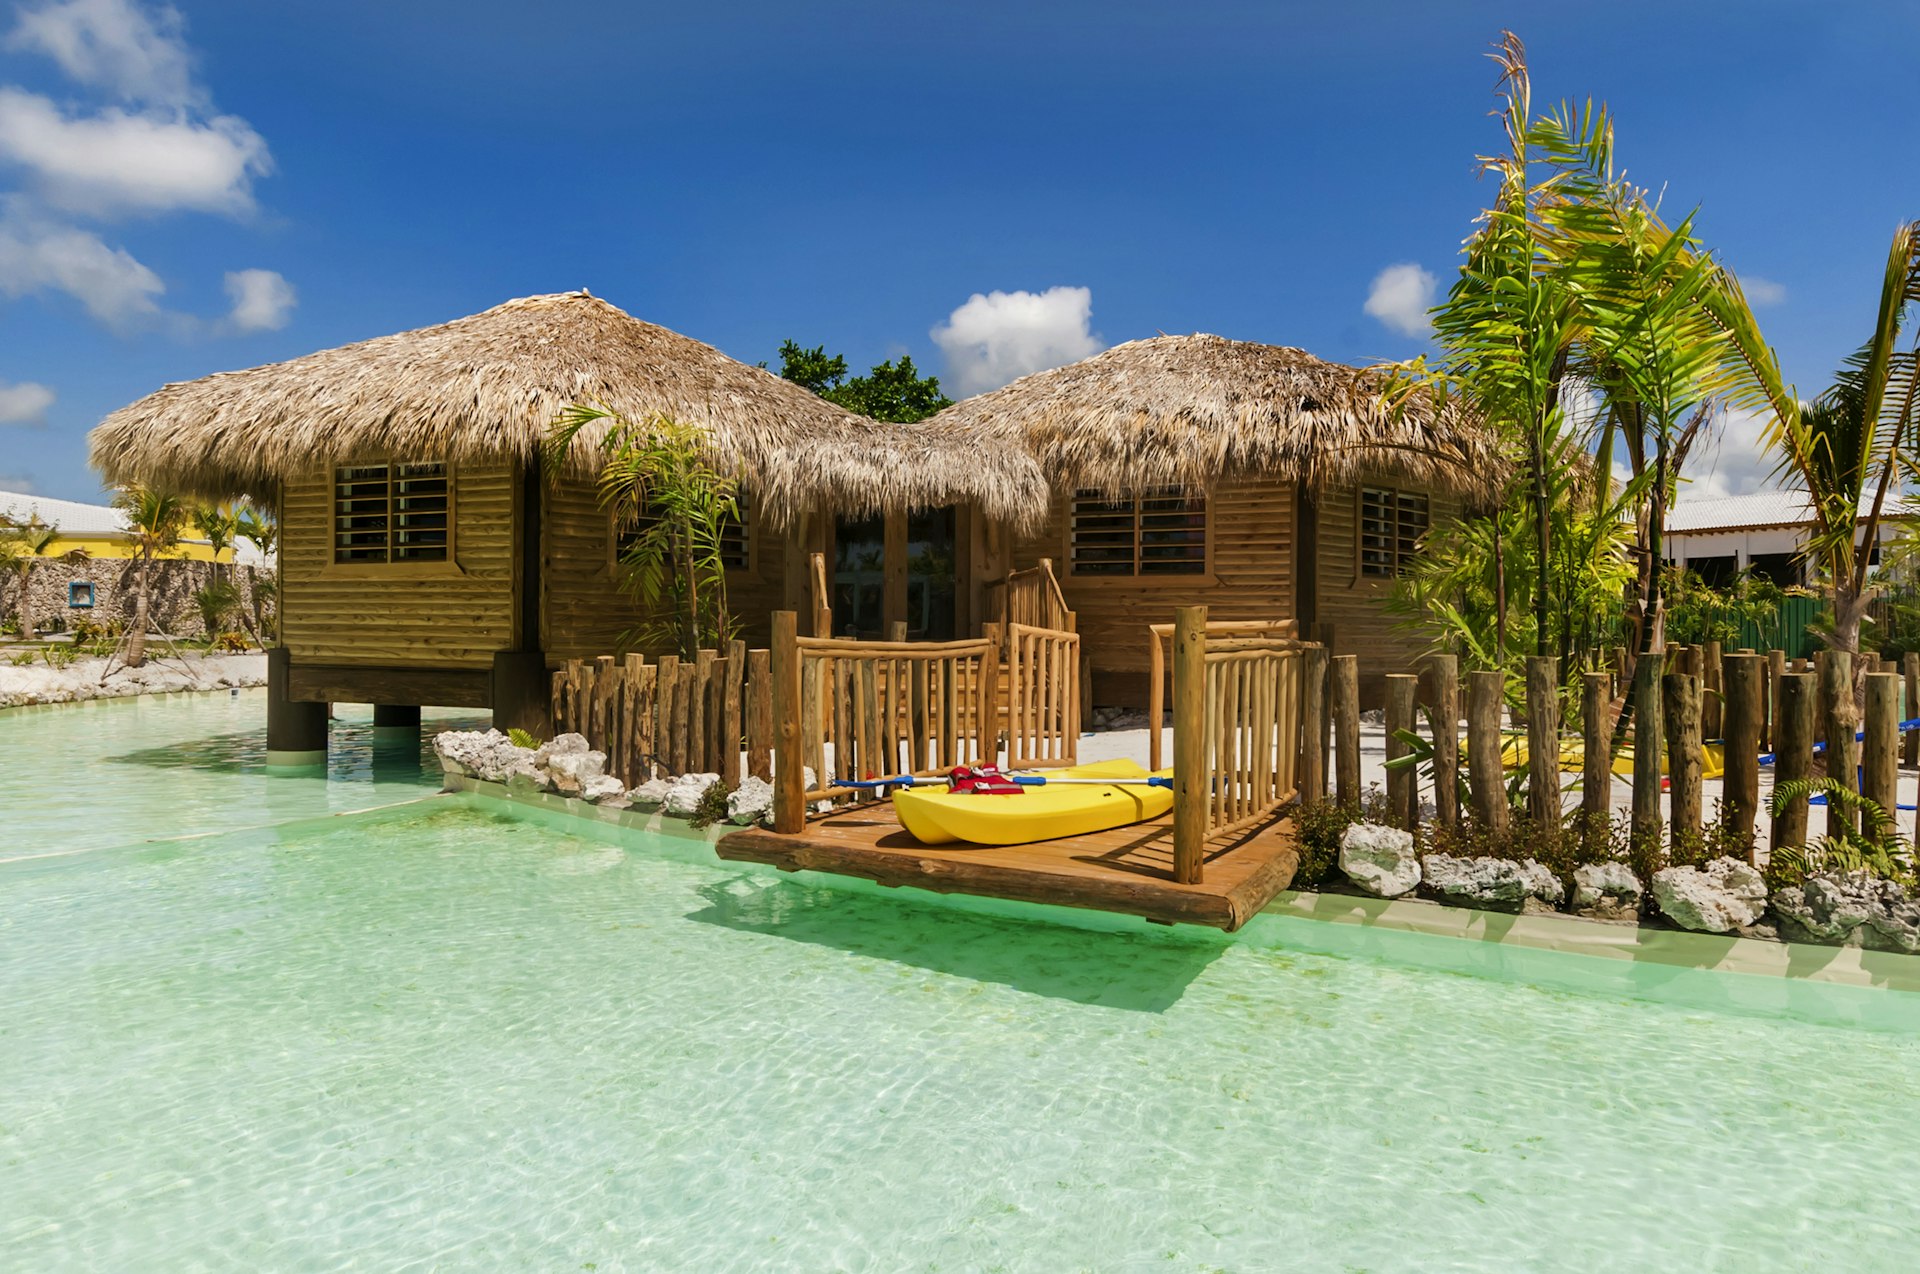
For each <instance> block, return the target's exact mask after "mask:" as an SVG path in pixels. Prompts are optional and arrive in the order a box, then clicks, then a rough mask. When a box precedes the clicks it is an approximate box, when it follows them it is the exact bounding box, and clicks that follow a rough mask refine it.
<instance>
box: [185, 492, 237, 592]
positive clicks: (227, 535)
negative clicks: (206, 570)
mask: <svg viewBox="0 0 1920 1274" xmlns="http://www.w3.org/2000/svg"><path fill="white" fill-rule="evenodd" d="M189 520H190V521H191V522H192V523H193V528H194V530H196V531H198V532H199V533H200V537H201V538H202V539H204V540H205V541H206V542H207V546H208V547H209V548H210V549H212V551H213V571H212V574H213V577H214V578H215V579H221V578H223V577H224V574H225V572H223V571H222V569H221V568H222V565H223V563H222V562H221V561H220V555H221V554H222V553H225V552H227V551H229V550H230V549H232V548H233V545H234V541H235V540H237V539H239V537H240V515H239V513H238V512H237V511H236V510H235V508H234V506H232V505H230V504H202V505H197V506H195V508H194V509H193V511H192V513H191V514H190V515H189Z"/></svg>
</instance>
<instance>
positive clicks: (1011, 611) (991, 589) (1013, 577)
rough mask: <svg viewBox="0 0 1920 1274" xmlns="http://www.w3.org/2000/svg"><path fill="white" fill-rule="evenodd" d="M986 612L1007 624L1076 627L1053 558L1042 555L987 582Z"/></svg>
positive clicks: (1036, 626)
mask: <svg viewBox="0 0 1920 1274" xmlns="http://www.w3.org/2000/svg"><path fill="white" fill-rule="evenodd" d="M987 614H988V615H989V616H991V617H992V620H993V622H995V623H999V624H1004V625H1007V626H1008V627H1009V628H1011V626H1012V625H1014V624H1023V625H1025V626H1026V627H1028V628H1050V629H1054V630H1057V631H1063V632H1072V631H1074V628H1075V620H1074V613H1073V611H1072V610H1070V609H1069V608H1068V606H1067V595H1066V594H1065V593H1064V592H1062V591H1061V588H1060V580H1059V578H1058V577H1057V576H1055V575H1054V573H1053V559H1052V558H1045V557H1043V558H1041V559H1040V564H1039V565H1038V566H1035V567H1032V568H1030V569H1028V570H1024V571H1012V572H1009V573H1008V575H1007V578H1006V579H1004V580H1001V581H999V582H997V583H994V584H990V585H988V586H987Z"/></svg>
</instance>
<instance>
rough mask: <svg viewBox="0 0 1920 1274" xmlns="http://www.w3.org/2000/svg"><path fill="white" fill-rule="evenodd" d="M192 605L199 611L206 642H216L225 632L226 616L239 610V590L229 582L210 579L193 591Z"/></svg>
mask: <svg viewBox="0 0 1920 1274" xmlns="http://www.w3.org/2000/svg"><path fill="white" fill-rule="evenodd" d="M193 604H194V606H195V607H197V608H198V609H199V611H200V622H201V624H202V625H203V626H204V627H205V630H206V634H207V640H208V641H209V642H212V641H216V640H217V639H218V638H219V636H220V634H221V633H222V632H224V631H225V630H226V627H227V618H228V616H230V615H232V614H233V613H234V612H235V611H237V610H238V609H239V608H240V590H239V588H238V587H236V586H235V585H234V583H233V581H231V580H224V579H210V580H208V581H207V583H206V585H205V586H204V587H202V588H199V589H197V590H195V592H194V594H193Z"/></svg>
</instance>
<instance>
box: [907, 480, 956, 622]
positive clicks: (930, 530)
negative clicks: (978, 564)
mask: <svg viewBox="0 0 1920 1274" xmlns="http://www.w3.org/2000/svg"><path fill="white" fill-rule="evenodd" d="M953 524H954V518H953V509H952V508H951V507H948V508H944V509H927V510H925V511H924V512H921V513H915V514H912V515H911V516H909V517H908V518H907V636H908V637H909V638H911V639H912V640H914V641H952V640H953V635H954V630H953V609H954V607H953V602H954V593H955V591H956V589H957V588H958V587H959V573H958V571H956V570H955V567H954V562H955V552H954V533H953Z"/></svg>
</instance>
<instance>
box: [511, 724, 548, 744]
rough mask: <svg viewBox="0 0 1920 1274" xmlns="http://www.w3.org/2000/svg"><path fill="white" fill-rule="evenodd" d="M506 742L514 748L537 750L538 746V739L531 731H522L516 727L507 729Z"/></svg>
mask: <svg viewBox="0 0 1920 1274" xmlns="http://www.w3.org/2000/svg"><path fill="white" fill-rule="evenodd" d="M507 742H509V743H511V744H513V746H514V747H516V748H537V747H539V746H540V740H539V738H538V737H536V736H535V735H534V733H533V732H532V731H531V730H522V729H521V728H520V727H519V726H517V725H516V726H510V727H508V729H507Z"/></svg>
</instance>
